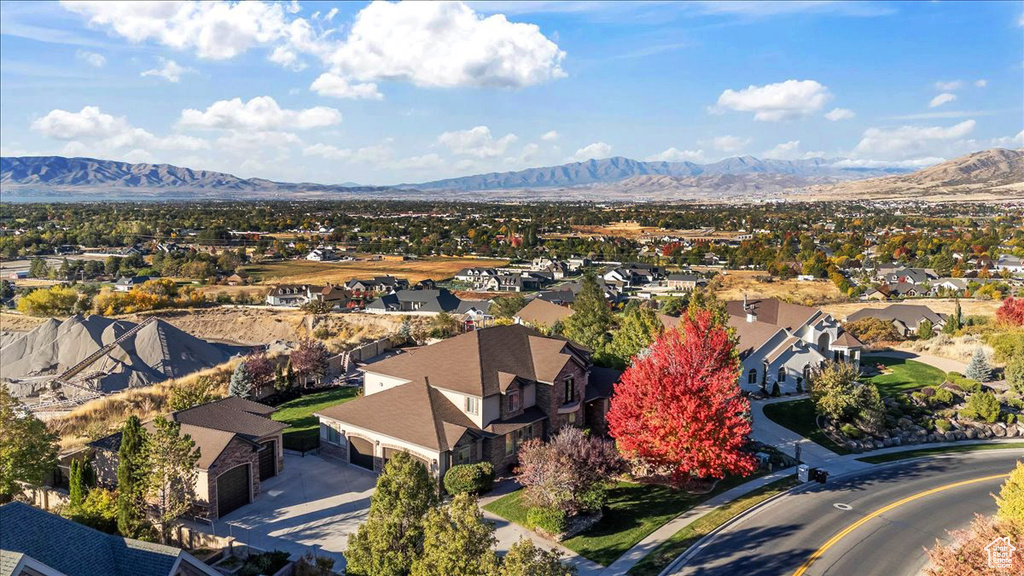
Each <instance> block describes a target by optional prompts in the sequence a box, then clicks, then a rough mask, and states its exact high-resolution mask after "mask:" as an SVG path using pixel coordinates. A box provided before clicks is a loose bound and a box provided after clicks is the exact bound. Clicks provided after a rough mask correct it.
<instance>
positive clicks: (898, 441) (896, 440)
mask: <svg viewBox="0 0 1024 576" xmlns="http://www.w3.org/2000/svg"><path fill="white" fill-rule="evenodd" d="M892 445H893V446H902V445H903V439H902V438H900V437H899V436H897V437H895V438H893V439H892Z"/></svg>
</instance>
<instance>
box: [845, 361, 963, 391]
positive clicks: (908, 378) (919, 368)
mask: <svg viewBox="0 0 1024 576" xmlns="http://www.w3.org/2000/svg"><path fill="white" fill-rule="evenodd" d="M861 364H863V365H865V366H868V365H870V366H874V365H877V364H882V365H884V366H886V367H887V368H889V370H891V372H889V373H888V374H879V375H877V376H873V377H871V378H867V379H865V381H866V382H871V383H873V384H874V385H875V386H878V391H879V392H880V393H881V394H882V396H883V397H885V396H892V395H894V394H897V393H899V392H909V391H911V390H917V389H918V388H923V387H925V386H938V385H939V384H942V382H943V381H944V380H945V379H946V373H945V372H943V371H942V370H939V369H938V368H936V367H934V366H929V365H927V364H923V363H921V362H917V361H915V360H904V359H902V358H883V357H879V356H866V357H864V358H863V359H862V360H861Z"/></svg>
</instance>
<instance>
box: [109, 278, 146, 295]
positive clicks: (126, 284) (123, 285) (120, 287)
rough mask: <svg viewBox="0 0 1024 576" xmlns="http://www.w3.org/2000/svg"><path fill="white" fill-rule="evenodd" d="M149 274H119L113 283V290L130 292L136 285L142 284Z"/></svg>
mask: <svg viewBox="0 0 1024 576" xmlns="http://www.w3.org/2000/svg"><path fill="white" fill-rule="evenodd" d="M146 280H149V276H121V277H120V278H118V279H117V282H115V283H114V291H115V292H131V291H132V289H134V288H135V287H137V286H142V285H143V284H144V283H145V282H146Z"/></svg>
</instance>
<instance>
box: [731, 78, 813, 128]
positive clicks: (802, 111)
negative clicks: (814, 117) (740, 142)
mask: <svg viewBox="0 0 1024 576" xmlns="http://www.w3.org/2000/svg"><path fill="white" fill-rule="evenodd" d="M831 99H832V94H831V93H830V92H829V90H828V87H827V86H823V85H821V84H819V83H818V82H816V81H814V80H786V81H785V82H779V83H776V84H766V85H764V86H754V85H750V86H748V87H746V88H744V89H743V90H726V91H725V92H722V95H721V96H719V97H718V104H717V107H718V108H719V109H728V110H736V111H739V112H754V120H761V121H765V122H775V121H779V120H787V119H791V118H798V117H800V116H806V115H808V114H811V113H813V112H817V111H818V110H821V109H822V107H824V106H825V103H826V102H828V101H829V100H831Z"/></svg>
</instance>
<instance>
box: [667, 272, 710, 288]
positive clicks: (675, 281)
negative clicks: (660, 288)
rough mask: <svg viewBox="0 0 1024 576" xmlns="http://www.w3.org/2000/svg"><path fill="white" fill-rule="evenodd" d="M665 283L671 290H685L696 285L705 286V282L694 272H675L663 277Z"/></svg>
mask: <svg viewBox="0 0 1024 576" xmlns="http://www.w3.org/2000/svg"><path fill="white" fill-rule="evenodd" d="M665 285H666V286H668V287H669V288H670V289H672V290H683V291H686V292H689V291H692V290H694V289H696V288H697V287H698V286H705V285H707V282H706V281H705V280H704V279H703V278H701V277H700V276H697V275H696V274H683V273H675V274H669V275H668V277H667V278H665Z"/></svg>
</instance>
